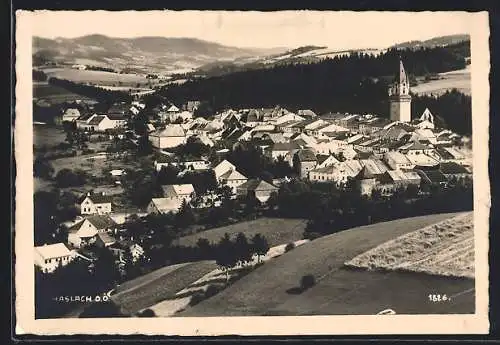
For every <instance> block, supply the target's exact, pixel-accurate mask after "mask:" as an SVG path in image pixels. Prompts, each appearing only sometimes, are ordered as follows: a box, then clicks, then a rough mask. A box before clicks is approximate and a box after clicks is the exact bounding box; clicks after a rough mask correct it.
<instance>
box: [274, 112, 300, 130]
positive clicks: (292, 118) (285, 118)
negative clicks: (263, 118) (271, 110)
mask: <svg viewBox="0 0 500 345" xmlns="http://www.w3.org/2000/svg"><path fill="white" fill-rule="evenodd" d="M304 120H305V118H304V117H302V116H299V115H297V114H294V113H287V114H284V115H281V116H280V117H277V118H275V119H274V120H273V121H272V123H273V124H274V125H276V126H278V127H281V126H282V125H283V124H285V123H286V122H288V123H298V122H301V121H304Z"/></svg>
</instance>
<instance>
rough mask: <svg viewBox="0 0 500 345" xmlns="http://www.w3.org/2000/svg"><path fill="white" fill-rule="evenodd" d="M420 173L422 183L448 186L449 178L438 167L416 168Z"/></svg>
mask: <svg viewBox="0 0 500 345" xmlns="http://www.w3.org/2000/svg"><path fill="white" fill-rule="evenodd" d="M415 171H416V172H417V173H418V175H419V176H420V177H421V179H422V183H425V184H426V185H430V186H439V187H446V186H447V185H448V179H447V178H446V176H445V175H444V174H443V173H442V172H441V171H439V170H438V169H429V170H423V169H415Z"/></svg>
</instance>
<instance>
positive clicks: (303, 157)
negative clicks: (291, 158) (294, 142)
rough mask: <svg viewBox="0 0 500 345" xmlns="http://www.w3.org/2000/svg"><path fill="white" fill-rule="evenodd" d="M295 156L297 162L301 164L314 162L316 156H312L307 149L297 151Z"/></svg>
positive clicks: (312, 153)
mask: <svg viewBox="0 0 500 345" xmlns="http://www.w3.org/2000/svg"><path fill="white" fill-rule="evenodd" d="M297 156H298V158H299V161H301V162H311V161H314V162H316V155H315V154H314V152H312V151H311V150H308V149H305V150H299V152H297Z"/></svg>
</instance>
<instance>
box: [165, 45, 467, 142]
mask: <svg viewBox="0 0 500 345" xmlns="http://www.w3.org/2000/svg"><path fill="white" fill-rule="evenodd" d="M468 56H470V47H469V42H462V43H458V44H454V45H450V46H447V47H437V48H424V49H419V50H396V49H391V50H389V51H387V52H386V53H384V54H381V55H379V56H371V55H366V54H353V55H351V56H348V57H336V58H333V59H327V60H325V61H322V62H320V63H314V64H296V65H293V64H291V65H286V66H275V67H273V68H269V69H258V70H249V71H243V72H237V73H232V74H228V75H224V76H219V77H212V78H206V79H196V80H192V81H188V82H186V83H184V84H182V85H176V86H170V87H168V88H164V89H162V90H160V91H159V94H160V95H162V96H164V97H167V98H168V99H170V100H172V101H173V102H174V103H179V104H182V103H184V102H186V101H187V100H192V99H199V100H203V101H206V102H207V103H208V104H209V106H210V107H211V108H212V109H213V110H221V109H223V108H226V107H266V106H274V105H276V104H279V105H282V106H285V107H288V108H290V109H291V110H293V109H300V108H310V109H313V110H314V111H316V112H319V113H322V112H328V111H339V112H359V113H375V114H379V115H380V116H384V117H387V116H388V103H387V98H388V97H387V85H388V83H389V82H390V81H391V80H392V78H393V76H394V75H395V73H396V72H397V70H398V58H399V57H401V59H402V60H403V62H404V65H405V68H406V70H407V73H408V74H409V75H410V79H412V80H414V79H415V76H425V75H427V74H433V73H440V72H447V71H452V70H458V69H462V68H465V66H466V57H468ZM455 98H456V101H457V103H456V105H459V104H462V103H464V102H463V99H462V97H455V96H447V99H448V100H451V99H455ZM420 99H422V100H424V99H425V97H424V98H418V99H416V100H415V101H416V102H415V103H416V104H419V102H420ZM440 99H441V98H439V99H437V100H436V101H435V102H434V101H433V102H434V103H433V104H437V103H439V102H440V101H439V100H440ZM467 102H468V103H469V104H470V98H469V100H468V101H467V100H465V103H467ZM416 108H417V109H420V108H421V107H420V106H417V107H416ZM438 108H439V111H440V113H439V114H436V115H438V116H440V117H441V118H442V119H444V121H445V122H446V123H448V122H450V121H449V119H451V118H452V117H453V116H454V114H452V113H451V112H449V111H448V109H447V108H445V107H441V106H438ZM452 108H453V109H456V107H452ZM431 111H433V109H431ZM441 111H442V112H441ZM465 111H466V113H467V114H466V115H465V117H466V121H470V113H471V110H470V107H469V109H466V110H465ZM451 122H453V121H451ZM451 122H450V123H451ZM456 130H457V131H460V132H467V126H463V125H461V126H460V128H456Z"/></svg>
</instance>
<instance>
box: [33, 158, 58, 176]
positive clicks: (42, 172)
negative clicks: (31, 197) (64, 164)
mask: <svg viewBox="0 0 500 345" xmlns="http://www.w3.org/2000/svg"><path fill="white" fill-rule="evenodd" d="M53 173H54V168H53V167H52V165H51V164H50V163H49V162H48V161H47V160H45V159H43V158H41V157H37V158H35V161H34V163H33V176H35V177H41V178H44V179H47V180H49V179H50V178H51V177H52V174H53Z"/></svg>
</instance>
